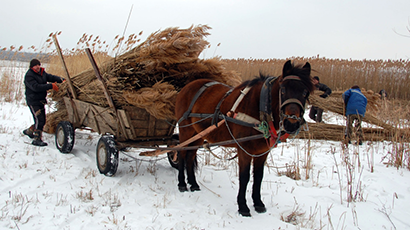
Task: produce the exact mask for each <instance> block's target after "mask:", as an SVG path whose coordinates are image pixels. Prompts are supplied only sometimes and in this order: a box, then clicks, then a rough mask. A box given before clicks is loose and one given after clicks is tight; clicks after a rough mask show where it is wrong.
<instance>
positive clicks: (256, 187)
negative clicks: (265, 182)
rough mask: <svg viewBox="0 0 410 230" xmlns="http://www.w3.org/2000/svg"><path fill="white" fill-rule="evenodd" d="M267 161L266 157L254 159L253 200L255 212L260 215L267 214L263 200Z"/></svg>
mask: <svg viewBox="0 0 410 230" xmlns="http://www.w3.org/2000/svg"><path fill="white" fill-rule="evenodd" d="M265 161H266V155H264V156H261V157H258V158H254V159H253V186H252V199H253V206H254V207H255V211H256V212H258V213H264V212H266V208H265V204H264V203H263V202H262V199H261V184H262V179H263V169H264V165H265Z"/></svg>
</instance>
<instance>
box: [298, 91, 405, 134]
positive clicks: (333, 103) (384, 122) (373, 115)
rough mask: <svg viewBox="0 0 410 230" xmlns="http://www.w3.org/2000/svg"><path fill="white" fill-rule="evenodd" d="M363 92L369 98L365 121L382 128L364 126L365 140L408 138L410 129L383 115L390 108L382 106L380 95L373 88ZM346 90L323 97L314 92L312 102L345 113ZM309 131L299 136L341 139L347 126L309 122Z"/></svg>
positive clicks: (325, 109) (335, 111) (325, 108)
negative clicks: (390, 120)
mask: <svg viewBox="0 0 410 230" xmlns="http://www.w3.org/2000/svg"><path fill="white" fill-rule="evenodd" d="M361 90H362V93H363V94H364V95H365V96H366V98H367V102H368V103H367V108H366V114H365V116H364V118H363V122H367V123H370V124H373V125H376V126H378V127H380V128H363V135H364V139H365V140H371V141H382V140H392V138H397V137H398V136H400V138H406V139H408V138H409V137H410V130H408V129H403V128H401V127H395V126H393V125H391V124H390V123H388V121H389V119H390V118H388V117H386V116H383V114H385V113H384V111H383V110H386V109H388V108H382V102H383V101H382V100H381V99H380V95H378V94H375V93H374V92H373V91H372V90H365V89H361ZM343 92H344V91H334V92H332V94H331V95H330V96H329V97H328V98H326V99H323V98H321V97H319V96H318V95H320V94H321V93H317V94H316V95H315V94H313V95H311V96H310V97H309V100H310V103H311V104H312V105H314V106H317V107H320V108H323V109H324V111H325V112H326V111H330V112H333V113H336V114H339V115H343V116H344V113H345V108H344V103H343V98H342V94H343ZM308 126H309V131H302V132H301V135H300V136H298V137H299V138H311V139H323V140H334V141H340V140H343V138H344V132H345V126H341V125H332V124H324V123H319V124H317V123H309V124H308Z"/></svg>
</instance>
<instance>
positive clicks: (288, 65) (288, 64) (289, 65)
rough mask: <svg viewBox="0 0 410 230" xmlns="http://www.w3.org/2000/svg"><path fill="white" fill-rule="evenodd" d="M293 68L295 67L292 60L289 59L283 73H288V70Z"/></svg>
mask: <svg viewBox="0 0 410 230" xmlns="http://www.w3.org/2000/svg"><path fill="white" fill-rule="evenodd" d="M292 68H293V66H292V62H291V61H290V60H288V61H287V62H286V63H285V65H284V66H283V71H282V73H286V72H288V71H289V70H291V69H292Z"/></svg>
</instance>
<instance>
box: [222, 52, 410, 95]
mask: <svg viewBox="0 0 410 230" xmlns="http://www.w3.org/2000/svg"><path fill="white" fill-rule="evenodd" d="M288 59H291V60H293V61H295V62H296V63H305V62H309V63H310V64H311V65H312V68H313V69H314V72H312V75H313V76H315V75H317V76H319V77H320V81H321V82H322V83H324V84H326V85H328V86H329V87H330V88H331V89H333V90H346V89H348V88H350V87H351V86H353V85H359V86H360V87H362V88H366V89H371V90H373V91H374V92H379V91H380V90H381V89H385V90H386V92H387V94H388V96H389V98H396V99H405V100H408V99H410V92H409V90H408V89H409V88H410V73H409V69H410V61H409V60H387V61H383V60H361V61H360V60H344V59H326V58H319V57H310V58H307V57H290V58H288ZM285 61H286V60H285V59H229V60H226V62H227V68H228V70H235V71H238V72H239V73H241V74H242V78H243V79H249V78H252V77H253V76H256V75H258V74H259V72H262V73H265V74H272V75H274V76H276V75H279V74H280V73H281V70H282V66H283V63H284V62H285Z"/></svg>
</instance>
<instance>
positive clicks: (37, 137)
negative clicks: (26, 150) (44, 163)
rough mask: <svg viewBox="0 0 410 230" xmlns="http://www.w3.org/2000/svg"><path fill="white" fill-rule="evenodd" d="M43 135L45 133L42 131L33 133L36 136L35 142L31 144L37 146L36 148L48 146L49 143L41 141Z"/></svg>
mask: <svg viewBox="0 0 410 230" xmlns="http://www.w3.org/2000/svg"><path fill="white" fill-rule="evenodd" d="M42 134H43V131H41V130H34V133H33V135H34V138H33V139H34V140H33V142H31V144H32V145H36V146H47V143H46V142H43V141H42V140H41V136H42Z"/></svg>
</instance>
